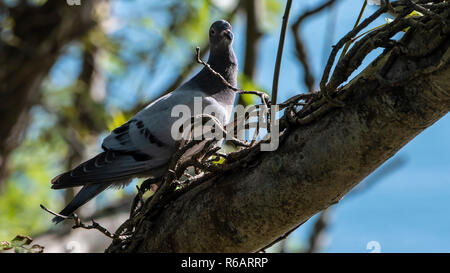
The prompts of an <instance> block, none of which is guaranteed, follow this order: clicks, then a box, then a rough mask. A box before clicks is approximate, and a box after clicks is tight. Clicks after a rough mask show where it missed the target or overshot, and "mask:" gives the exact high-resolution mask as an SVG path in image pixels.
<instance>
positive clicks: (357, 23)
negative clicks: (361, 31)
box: [339, 0, 367, 61]
mask: <svg viewBox="0 0 450 273" xmlns="http://www.w3.org/2000/svg"><path fill="white" fill-rule="evenodd" d="M366 7H367V0H364V3H363V5H362V7H361V11H360V12H359V15H358V19H356V22H355V26H354V27H353V29H355V28H356V27H357V26H358V25H359V22H361V18H362V16H363V15H364V11H365V10H366ZM351 44H352V40H350V41H348V42H347V43H346V44H345V46H344V48H343V49H342V52H341V56H340V57H339V61H340V60H342V58H344V56H345V54H347V50H348V48H349V47H350V45H351Z"/></svg>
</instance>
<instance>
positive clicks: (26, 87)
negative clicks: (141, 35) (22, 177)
mask: <svg viewBox="0 0 450 273" xmlns="http://www.w3.org/2000/svg"><path fill="white" fill-rule="evenodd" d="M2 5H4V4H2ZM92 6H93V1H86V2H83V5H79V6H69V5H67V3H66V1H47V2H46V3H45V4H44V5H42V6H38V7H35V6H30V5H29V4H27V1H20V2H19V4H18V5H17V6H16V7H13V8H6V7H4V6H3V7H2V8H3V9H2V14H5V15H6V16H9V17H10V18H11V19H12V20H13V22H14V24H15V27H14V28H13V30H12V33H13V34H14V35H15V37H16V39H15V41H17V42H15V43H7V42H6V41H4V40H1V41H0V63H1V67H2V68H1V69H0V116H1V117H2V118H1V119H0V128H1V130H0V185H1V184H2V181H3V180H4V179H3V178H4V177H5V171H6V168H7V158H8V155H9V154H10V153H11V151H12V150H13V149H14V148H15V147H17V145H18V144H19V143H20V139H21V137H22V134H23V131H24V129H25V128H26V127H27V125H28V119H29V114H28V113H29V110H30V108H31V106H32V105H34V104H36V103H37V102H38V99H39V91H40V86H41V83H42V81H43V80H44V78H45V77H46V75H47V74H48V72H49V70H50V68H51V67H52V66H53V64H54V63H55V62H56V60H57V58H58V56H59V55H60V54H61V50H62V49H63V48H64V47H65V46H66V45H67V44H68V43H69V42H70V41H72V40H74V39H76V38H79V37H80V36H81V35H83V34H85V33H86V32H87V30H89V29H90V28H91V27H92V26H93V25H94V21H93V19H92Z"/></svg>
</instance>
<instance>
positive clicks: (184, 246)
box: [136, 13, 450, 252]
mask: <svg viewBox="0 0 450 273" xmlns="http://www.w3.org/2000/svg"><path fill="white" fill-rule="evenodd" d="M445 16H446V18H448V17H449V14H448V13H446V15H445ZM436 24H437V23H436ZM429 25H431V26H432V25H433V23H432V22H431V21H430V22H429ZM431 29H432V31H430V29H429V28H420V27H419V28H417V29H415V30H414V31H413V30H410V31H409V32H408V33H407V35H406V36H405V37H404V39H402V43H401V44H402V46H401V47H397V46H394V47H392V48H390V49H386V50H385V52H384V53H383V54H382V55H381V56H380V57H378V58H377V59H376V60H375V61H374V62H373V63H372V64H371V65H369V66H368V67H367V68H366V69H365V70H364V71H363V72H362V73H361V74H360V75H359V76H357V77H356V78H355V79H353V80H352V81H351V82H350V83H348V84H347V85H346V86H344V87H343V88H341V89H339V92H338V93H337V96H336V98H337V99H339V100H341V101H343V102H344V103H345V105H346V106H345V107H341V108H328V111H327V112H323V113H322V116H321V117H320V118H319V119H316V120H315V121H314V122H310V123H308V124H304V125H290V126H288V135H287V137H286V138H284V141H283V142H282V143H281V144H280V147H279V148H278V150H276V151H274V152H270V153H269V152H261V153H260V154H259V155H258V156H257V157H256V158H254V159H253V161H254V162H253V163H252V164H248V165H247V166H246V167H245V169H244V168H243V169H235V170H233V171H228V172H226V173H223V174H222V175H220V176H218V177H217V178H215V179H212V180H209V181H207V182H204V183H202V184H201V185H199V186H197V187H195V188H193V189H191V190H189V191H187V192H185V193H184V194H182V195H180V196H179V197H178V198H177V199H175V200H174V201H173V202H171V203H170V204H168V205H167V206H166V207H165V209H164V210H162V211H161V213H160V214H159V215H158V216H157V217H152V218H151V219H150V217H149V219H148V221H147V222H146V221H143V222H142V225H147V226H146V227H145V228H142V229H140V230H143V231H142V232H141V233H140V234H136V236H138V237H141V238H142V236H143V237H144V238H145V239H144V240H142V241H141V242H140V243H139V244H137V247H136V250H137V251H140V252H254V251H258V250H260V249H262V248H264V247H265V246H267V245H269V244H270V243H272V242H273V241H275V240H277V238H280V237H282V236H283V235H284V234H286V233H288V232H289V231H291V230H292V229H293V228H295V227H297V226H298V225H299V224H300V223H303V222H305V221H306V220H308V219H309V218H310V217H312V216H313V215H314V214H316V213H317V212H319V211H321V210H323V209H325V208H327V207H329V206H330V205H332V204H335V203H337V202H338V201H339V200H340V199H341V198H342V197H343V196H344V195H345V194H346V193H347V192H348V191H349V190H351V189H352V188H353V187H354V186H356V185H357V184H358V183H359V182H360V181H362V180H363V179H364V178H365V177H366V176H367V175H369V174H370V173H371V172H373V171H374V170H375V169H376V168H377V167H379V166H380V165H381V164H382V163H383V162H385V161H386V160H387V159H389V158H390V157H392V156H393V155H394V154H395V153H396V152H397V151H398V150H399V149H401V148H402V147H403V146H404V145H406V144H407V143H408V142H409V141H410V140H412V139H413V138H414V137H415V136H416V135H417V134H419V133H420V132H422V131H423V130H424V129H426V128H428V127H429V126H431V125H432V124H433V123H434V122H436V121H437V120H438V119H439V118H441V117H443V116H444V115H445V114H447V113H448V111H449V110H450V81H449V78H450V64H449V62H450V39H449V37H450V33H448V31H446V30H442V29H439V28H438V29H435V28H431ZM430 35H431V36H432V37H435V36H436V35H437V36H440V38H441V39H440V41H441V42H440V43H438V44H437V45H433V47H432V50H430V51H429V52H427V53H426V54H416V53H417V52H415V51H414V50H413V49H415V48H418V49H420V48H422V47H424V44H423V43H425V42H426V41H429V40H430V39H429V38H430ZM400 48H401V49H400ZM349 56H351V55H349ZM346 58H347V57H346ZM348 58H350V57H348Z"/></svg>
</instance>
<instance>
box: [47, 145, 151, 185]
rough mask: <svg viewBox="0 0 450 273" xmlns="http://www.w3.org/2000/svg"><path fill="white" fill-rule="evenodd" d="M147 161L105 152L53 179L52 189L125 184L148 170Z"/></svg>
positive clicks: (129, 155) (133, 156) (136, 157)
mask: <svg viewBox="0 0 450 273" xmlns="http://www.w3.org/2000/svg"><path fill="white" fill-rule="evenodd" d="M145 159H147V158H142V157H140V156H138V155H134V154H123V153H118V152H113V151H105V152H103V153H100V154H98V155H97V156H95V157H94V158H92V159H90V160H88V161H86V162H84V163H81V164H80V165H79V166H78V167H76V168H74V169H73V170H71V171H68V172H66V173H63V174H60V175H58V176H57V177H55V178H53V179H52V181H51V183H52V189H65V188H71V187H78V186H85V185H88V184H89V185H90V184H102V183H108V184H116V183H117V182H119V183H123V181H124V180H127V179H129V178H131V177H133V176H135V175H136V174H139V173H142V172H145V171H146V170H147V168H148V164H147V162H146V161H145ZM114 182H116V183H114Z"/></svg>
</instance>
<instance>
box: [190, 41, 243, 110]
mask: <svg viewBox="0 0 450 273" xmlns="http://www.w3.org/2000/svg"><path fill="white" fill-rule="evenodd" d="M208 64H209V65H210V66H211V68H212V69H213V70H214V71H216V72H218V73H220V75H222V76H223V77H224V78H225V79H226V80H227V81H228V82H229V83H230V84H231V85H232V86H236V85H237V72H238V64H237V59H236V56H235V55H234V51H233V48H232V47H231V45H230V46H229V47H227V48H225V49H217V48H213V49H212V50H211V53H210V56H209V59H208ZM192 80H193V81H194V82H195V83H196V84H197V85H198V86H199V87H200V88H201V89H202V90H203V92H205V93H207V94H211V95H213V96H219V97H221V98H223V99H225V98H226V99H227V100H229V101H231V100H232V101H233V102H234V93H235V92H234V91H233V90H231V89H229V88H228V87H227V86H226V85H225V84H224V83H223V82H222V80H221V79H220V78H219V77H218V76H216V75H214V74H213V73H212V72H211V71H209V69H208V68H206V67H204V68H203V69H202V70H201V71H200V72H199V73H198V74H197V75H196V76H195V77H194V78H193V79H192ZM233 102H232V103H233Z"/></svg>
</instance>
